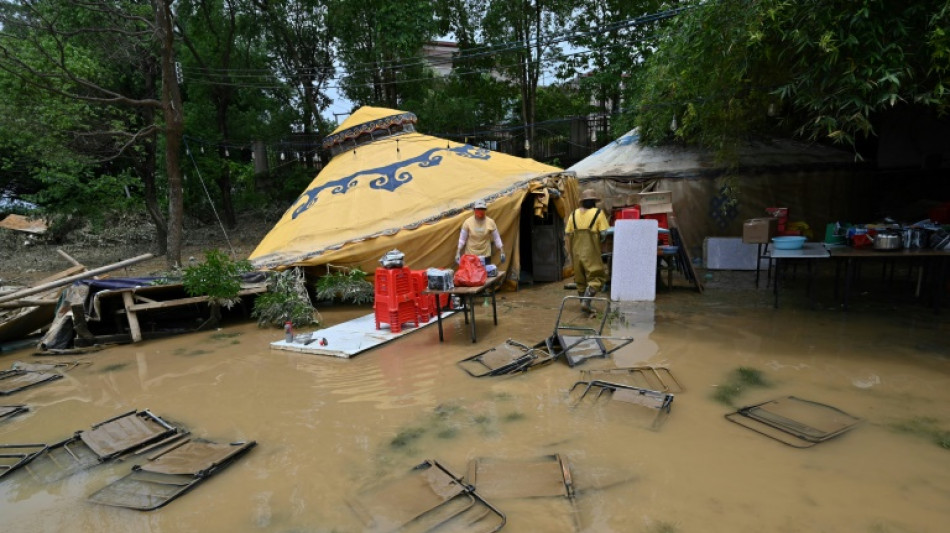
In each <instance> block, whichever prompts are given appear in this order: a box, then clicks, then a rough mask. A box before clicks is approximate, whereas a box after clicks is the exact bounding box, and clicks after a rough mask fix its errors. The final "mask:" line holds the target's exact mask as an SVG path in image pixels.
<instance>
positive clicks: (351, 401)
mask: <svg viewBox="0 0 950 533" xmlns="http://www.w3.org/2000/svg"><path fill="white" fill-rule="evenodd" d="M566 294H567V292H566V291H564V290H563V289H562V288H561V286H560V284H550V285H544V286H537V287H532V288H528V289H526V290H521V291H518V292H508V293H503V294H501V295H500V298H499V309H498V313H499V325H498V326H497V327H495V326H493V325H492V324H491V320H490V308H484V307H480V308H479V310H478V313H479V316H478V322H477V323H478V333H479V340H478V343H476V344H472V343H471V342H470V340H469V338H468V329H467V328H466V327H465V325H464V324H463V323H462V319H461V317H459V316H457V315H456V316H454V317H451V318H449V319H447V322H446V342H445V343H442V344H440V343H439V339H438V331H437V329H436V327H435V326H431V327H427V328H424V329H422V330H420V331H416V332H414V333H412V334H409V335H406V336H404V337H402V338H400V339H398V340H396V341H394V342H391V343H389V344H386V345H383V346H382V347H379V348H377V349H374V350H371V351H369V352H366V353H363V354H361V355H359V356H357V357H355V358H353V359H350V360H341V359H334V358H329V357H326V356H315V355H303V354H296V353H291V352H286V351H277V350H272V349H270V347H269V343H270V342H272V341H275V340H280V339H281V338H282V332H281V331H279V330H270V329H266V330H262V329H258V328H257V327H256V326H255V325H254V324H239V325H232V326H228V327H226V328H225V329H222V330H219V331H216V332H208V333H197V334H191V335H186V336H181V337H176V338H169V339H166V340H159V341H150V342H145V343H141V344H137V345H128V346H116V347H111V348H108V349H106V350H103V351H100V352H97V353H92V354H87V355H84V356H81V357H80V356H75V357H58V358H53V359H54V360H72V359H80V360H83V361H87V362H88V363H90V364H87V365H82V366H79V367H78V368H75V369H73V370H72V371H70V372H68V374H67V375H66V377H65V379H61V380H59V381H56V382H53V383H50V384H47V385H43V386H39V387H35V388H33V389H30V390H27V391H22V392H19V393H17V394H15V395H11V396H9V397H4V398H2V401H0V403H2V404H21V403H22V404H27V405H29V406H30V409H31V410H30V412H29V413H27V414H25V415H21V416H17V417H14V418H13V419H10V420H8V421H6V422H3V423H0V443H25V442H45V443H53V442H56V441H58V440H61V439H63V438H65V437H67V436H70V435H71V434H72V433H73V432H74V431H75V430H80V429H87V428H88V427H89V426H90V425H91V424H93V423H96V422H99V421H102V420H105V419H108V418H110V417H113V416H115V415H117V414H120V413H123V412H127V411H129V410H132V409H146V408H147V409H150V410H151V411H153V412H154V413H155V414H157V415H159V416H162V417H164V418H166V419H168V420H170V421H173V422H175V423H177V424H180V425H182V426H184V427H185V428H187V429H189V430H190V431H191V432H192V433H193V434H194V435H196V436H198V437H203V438H207V439H210V440H215V441H223V442H234V441H248V440H255V441H257V443H258V445H257V447H256V448H255V449H253V450H252V451H251V452H250V454H248V455H247V456H246V457H244V458H243V459H242V460H241V461H239V462H238V463H236V464H235V465H233V466H231V467H230V468H228V469H227V470H224V471H223V472H221V473H220V474H219V475H217V476H216V477H213V478H211V479H210V480H209V481H207V482H206V483H204V484H202V485H200V486H198V487H197V488H196V489H195V490H194V491H193V492H191V493H188V494H186V495H184V496H183V497H181V498H179V499H178V500H175V501H174V502H172V503H171V504H169V505H168V506H167V507H164V508H162V509H159V510H157V511H153V512H146V513H143V512H136V511H129V510H125V509H117V508H109V507H104V506H99V505H95V504H92V503H88V502H87V501H86V497H87V496H88V495H89V494H91V493H92V492H94V491H95V490H98V489H99V488H100V487H102V486H104V485H105V484H107V483H108V482H110V481H112V480H115V479H117V478H119V477H121V476H122V475H124V474H125V473H127V472H128V471H129V468H130V467H131V465H132V464H133V463H131V462H123V463H114V464H112V463H109V464H104V465H100V466H98V467H95V468H92V469H90V470H87V471H84V472H80V473H78V474H75V475H72V476H70V477H68V478H66V479H64V480H62V481H59V482H55V483H49V484H40V483H38V482H37V481H35V480H34V479H33V478H32V477H30V475H29V474H28V473H26V472H22V471H21V472H19V473H18V474H16V475H13V476H10V477H8V478H6V479H4V480H2V481H0V530H3V531H16V532H21V533H32V532H48V531H79V532H87V531H89V532H92V531H95V532H98V533H104V532H128V531H139V532H152V533H162V532H181V531H200V532H237V531H261V532H304V531H308V532H331V531H334V532H350V531H362V530H363V527H362V526H361V522H359V521H357V519H356V517H355V516H354V515H353V513H352V512H351V510H350V508H349V507H348V505H347V503H346V502H347V498H349V497H352V496H353V495H355V494H356V493H357V492H359V491H360V490H362V489H365V488H367V487H373V486H374V485H376V484H378V483H380V482H383V481H387V480H391V479H394V478H397V477H399V476H400V475H403V474H405V473H406V472H408V471H409V469H410V468H412V467H413V466H414V465H416V464H418V463H420V462H422V461H423V460H425V459H436V460H438V461H440V462H441V463H442V464H443V465H445V466H447V467H448V468H450V469H452V470H454V471H455V472H456V473H458V474H464V473H465V471H466V465H467V463H468V462H469V461H470V460H472V459H474V458H477V457H493V458H506V459H521V458H535V457H538V456H543V455H547V454H552V453H560V454H562V455H563V456H565V457H567V458H568V460H569V461H570V463H571V464H572V466H573V470H574V473H575V481H576V485H577V489H578V497H577V501H576V516H572V514H571V509H570V507H569V506H568V505H567V503H566V502H565V501H562V500H559V499H544V498H536V499H521V500H518V499H515V500H503V501H496V502H493V503H494V504H495V505H496V506H497V507H499V508H500V509H501V510H502V511H504V512H505V513H506V514H507V517H508V524H507V526H506V527H505V529H504V531H512V532H548V531H550V532H559V531H566V532H570V531H575V530H576V528H577V527H578V526H577V524H579V529H580V530H583V531H589V532H657V533H658V532H717V531H723V532H766V531H768V532H797V531H828V532H852V531H853V532H868V533H883V532H943V531H947V530H948V529H950V450H948V449H946V448H944V447H941V446H940V444H939V443H938V442H937V441H938V440H939V439H940V438H943V441H944V445H945V446H950V442H947V441H950V436H948V435H950V433H948V432H950V410H948V408H947V405H948V404H950V340H948V339H950V327H948V323H947V320H946V318H945V317H944V316H942V315H935V314H933V313H932V312H931V311H930V310H928V309H926V308H924V307H916V306H913V305H910V306H907V307H901V308H899V309H898V312H896V313H893V312H882V311H878V310H874V309H870V310H863V311H862V310H854V311H852V312H849V313H843V312H841V311H839V310H836V309H834V308H821V307H819V308H818V309H816V310H812V309H809V308H808V306H807V305H804V304H803V302H802V301H800V300H796V299H795V298H794V297H793V296H789V297H788V298H787V303H785V304H783V306H782V308H780V309H777V310H776V309H773V308H772V306H771V299H770V296H771V294H770V293H768V292H767V291H765V290H764V289H762V290H760V291H758V292H756V291H744V292H742V291H737V292H729V291H716V290H713V289H710V290H708V291H707V293H706V294H705V295H699V294H697V293H694V292H691V291H687V290H682V291H681V290H679V289H677V290H675V291H674V292H673V293H665V292H661V293H660V294H659V295H658V297H657V301H656V302H655V304H636V305H634V304H628V305H625V306H621V307H620V313H619V314H618V317H617V318H616V319H614V320H612V321H611V329H612V332H613V333H614V334H629V335H632V336H634V337H635V338H636V340H635V341H634V342H633V344H631V345H629V346H627V347H625V348H623V349H621V350H620V351H618V352H617V353H616V354H614V356H613V357H612V358H610V359H603V360H591V361H589V362H587V363H585V364H584V365H583V366H579V367H576V368H573V369H572V368H569V367H568V366H567V365H565V364H563V363H561V362H558V363H556V364H554V365H550V366H547V367H543V368H539V369H536V370H533V371H531V372H529V373H527V374H524V375H517V376H511V377H500V378H482V379H475V378H472V377H469V376H468V375H466V374H465V373H463V372H462V371H461V370H460V369H459V368H458V367H457V366H456V362H457V361H458V360H460V359H462V358H464V357H467V356H469V355H473V354H475V353H477V352H479V351H482V350H485V349H487V348H489V347H491V346H495V345H498V344H500V343H502V342H504V340H505V339H506V338H514V339H518V340H522V341H524V342H532V343H533V342H536V341H540V340H542V339H544V338H545V337H546V336H548V335H549V333H550V331H551V329H552V328H553V326H554V320H555V317H556V316H557V310H558V305H559V303H560V300H561V298H562V297H563V296H565V295H566ZM370 311H371V310H370V309H369V308H359V309H354V308H346V307H330V308H325V309H321V313H322V314H323V317H324V319H325V320H326V321H327V322H328V323H337V322H342V321H345V320H348V319H350V318H354V317H357V316H361V315H363V314H366V313H368V312H370ZM565 316H566V318H567V319H568V320H569V321H575V322H578V323H580V322H582V321H583V319H581V318H580V317H579V316H578V315H576V314H574V313H573V311H572V312H568V313H566V315H565ZM45 360H47V358H44V359H42V360H41V359H40V358H34V357H32V356H31V353H30V351H28V350H26V351H21V352H14V353H12V354H5V355H2V356H0V368H9V366H10V365H11V364H12V363H13V362H14V361H31V362H37V361H45ZM643 363H649V364H657V365H668V366H669V368H670V369H671V370H672V372H673V373H674V375H675V377H676V378H677V379H678V380H679V381H680V382H681V383H682V384H683V386H684V387H685V389H686V390H685V391H684V392H681V393H678V394H677V395H676V398H675V401H674V402H673V405H672V412H671V414H670V416H669V417H668V418H667V420H666V422H665V424H663V425H662V426H661V427H660V428H659V429H658V430H651V429H650V428H649V424H650V421H651V416H652V412H651V411H649V410H648V409H646V408H642V407H639V406H629V407H628V408H626V409H624V408H622V406H620V405H616V404H610V403H608V402H603V403H599V404H596V405H595V404H584V405H580V406H577V407H574V406H573V402H572V400H571V399H570V397H569V395H568V389H569V388H570V386H571V385H572V384H573V383H574V382H575V381H577V380H578V379H580V372H579V369H582V368H609V367H613V366H630V365H636V364H643ZM739 367H743V368H745V369H750V370H752V371H758V372H759V373H760V374H761V377H762V379H763V380H764V381H765V384H764V385H761V386H752V385H751V384H747V385H746V386H744V387H743V388H742V389H741V391H740V392H739V393H738V394H737V395H735V396H732V397H731V401H732V402H733V405H734V407H730V406H729V405H727V404H725V403H723V402H722V401H720V400H717V396H718V397H719V398H720V399H721V398H727V399H728V398H730V397H729V395H727V394H723V393H722V392H723V390H725V388H726V387H730V386H733V387H734V386H735V384H736V382H734V381H732V380H733V379H734V372H735V371H736V369H738V368H739ZM788 395H794V396H797V397H800V398H805V399H809V400H815V401H818V402H822V403H826V404H830V405H833V406H835V407H837V408H839V409H842V410H844V411H847V412H848V413H850V414H853V415H855V416H858V417H860V418H862V419H863V423H862V424H861V425H860V426H858V427H857V428H855V429H854V430H852V431H850V432H848V433H846V434H844V435H842V436H840V437H838V438H835V439H832V440H830V441H828V442H824V443H821V444H818V445H817V446H815V447H812V448H809V449H796V448H792V447H789V446H785V445H783V444H781V443H779V442H776V441H773V440H770V439H768V438H765V437H763V436H761V435H758V434H756V433H754V432H752V431H749V430H747V429H744V428H742V427H740V426H738V425H736V424H732V423H730V422H729V421H727V420H725V419H724V418H723V415H724V414H726V413H729V412H731V411H733V410H734V409H735V407H739V406H743V405H749V404H752V403H758V402H762V401H766V400H770V399H773V398H778V397H783V396H788Z"/></svg>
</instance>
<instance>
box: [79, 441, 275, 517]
mask: <svg viewBox="0 0 950 533" xmlns="http://www.w3.org/2000/svg"><path fill="white" fill-rule="evenodd" d="M256 444H257V443H256V442H254V441H251V442H244V443H238V444H219V443H215V442H204V441H196V440H186V441H184V442H181V443H179V444H177V445H176V446H174V447H172V448H170V449H168V450H165V451H163V452H161V453H159V454H157V455H155V456H152V457H149V462H148V463H146V464H143V465H136V466H133V467H132V472H131V473H130V474H128V475H126V476H125V477H123V478H121V479H119V480H117V481H114V482H112V483H110V484H108V485H106V486H105V487H103V488H101V489H99V490H98V491H96V492H95V493H93V494H92V495H91V496H90V497H89V501H91V502H93V503H99V504H103V505H111V506H114V507H126V508H128V509H136V510H139V511H151V510H154V509H158V508H159V507H162V506H163V505H167V504H168V502H170V501H172V500H174V499H175V498H177V497H179V496H181V495H182V494H184V493H186V492H188V491H189V490H191V489H193V488H195V486H196V485H198V484H199V483H201V482H202V481H204V480H206V479H208V478H210V477H211V476H213V475H215V474H217V473H218V472H220V471H221V470H224V469H225V468H227V467H228V466H230V465H231V464H232V463H234V462H235V461H237V460H238V459H239V458H240V457H241V456H243V455H244V454H245V453H247V452H248V451H250V449H251V448H253V447H254V446H255V445H256Z"/></svg>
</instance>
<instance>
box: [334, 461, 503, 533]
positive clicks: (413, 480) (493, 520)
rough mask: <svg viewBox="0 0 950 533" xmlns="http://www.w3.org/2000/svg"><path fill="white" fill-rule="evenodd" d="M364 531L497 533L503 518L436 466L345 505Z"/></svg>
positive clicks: (428, 464)
mask: <svg viewBox="0 0 950 533" xmlns="http://www.w3.org/2000/svg"><path fill="white" fill-rule="evenodd" d="M348 503H349V506H350V508H351V509H352V510H353V512H354V513H356V515H357V516H358V517H359V519H360V521H361V522H362V523H363V526H364V529H363V530H364V531H372V532H382V531H400V532H416V531H420V532H421V531H436V530H440V529H442V528H445V530H449V531H464V532H484V531H498V530H499V529H501V528H502V527H504V526H505V522H506V520H507V519H506V518H505V515H504V514H503V513H502V512H501V511H499V510H498V509H496V508H495V507H494V506H492V505H491V504H490V503H488V502H487V501H485V500H484V499H483V498H482V497H481V496H480V495H479V494H478V493H476V492H475V487H473V486H471V485H467V484H465V483H464V482H463V481H462V479H461V478H459V477H457V476H455V475H454V474H452V473H451V472H450V471H449V470H448V469H446V468H445V467H444V466H442V465H441V464H439V463H438V462H436V461H431V460H427V461H425V462H423V463H421V464H419V465H417V466H416V467H415V468H413V469H412V471H411V472H410V473H409V474H408V475H406V476H404V477H402V478H399V479H396V480H394V481H392V482H390V483H388V484H385V485H383V486H381V487H377V488H373V489H370V490H366V491H363V492H361V493H360V494H359V495H357V497H356V498H355V499H353V500H350V501H348Z"/></svg>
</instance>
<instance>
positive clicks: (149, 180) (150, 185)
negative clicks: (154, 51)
mask: <svg viewBox="0 0 950 533" xmlns="http://www.w3.org/2000/svg"><path fill="white" fill-rule="evenodd" d="M156 67H157V65H155V60H154V58H153V57H152V56H151V55H149V57H148V58H147V59H146V60H145V66H144V68H143V73H144V75H145V95H146V96H147V97H148V98H157V97H158V95H157V94H156V87H155V71H156ZM142 122H143V123H144V124H154V123H155V108H154V107H143V108H142ZM157 137H158V135H157V134H156V133H151V134H149V136H148V138H147V139H145V142H144V143H143V144H144V148H145V154H144V158H143V161H142V164H141V166H140V169H141V170H140V172H139V174H140V176H141V178H142V184H143V185H144V187H145V210H146V211H147V212H148V215H149V217H150V218H151V219H152V223H153V224H155V252H154V253H155V255H157V256H162V255H165V253H166V252H167V251H168V225H167V224H166V223H165V217H164V216H162V210H161V208H160V207H159V205H158V189H157V188H156V187H155V169H156V163H157V161H158V157H157V151H158V148H157V143H158V139H157Z"/></svg>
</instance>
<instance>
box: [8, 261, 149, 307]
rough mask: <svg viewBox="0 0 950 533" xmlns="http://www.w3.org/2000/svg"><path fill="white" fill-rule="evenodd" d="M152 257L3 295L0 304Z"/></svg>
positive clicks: (101, 268) (112, 265)
mask: <svg viewBox="0 0 950 533" xmlns="http://www.w3.org/2000/svg"><path fill="white" fill-rule="evenodd" d="M152 257H154V256H153V255H152V254H142V255H140V256H136V257H133V258H131V259H126V260H124V261H119V262H118V263H113V264H111V265H106V266H103V267H99V268H94V269H92V270H89V271H86V272H82V273H80V274H75V275H72V276H67V277H65V278H62V279H59V280H57V281H52V282H49V283H45V284H42V285H37V286H36V287H33V288H30V289H25V290H22V291H17V292H15V293H13V294H6V295H3V296H0V303H3V302H10V301H13V300H19V299H20V298H23V297H24V296H32V295H34V294H37V293H40V292H44V291H48V290H50V289H55V288H56V287H62V286H64V285H69V284H71V283H72V282H74V281H79V280H81V279H86V278H91V277H93V276H98V275H99V274H103V273H105V272H109V271H112V270H117V269H119V268H122V267H126V266H130V265H134V264H136V263H141V262H142V261H145V260H146V259H151V258H152ZM73 268H79V267H73Z"/></svg>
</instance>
